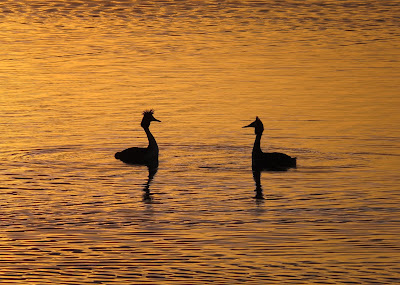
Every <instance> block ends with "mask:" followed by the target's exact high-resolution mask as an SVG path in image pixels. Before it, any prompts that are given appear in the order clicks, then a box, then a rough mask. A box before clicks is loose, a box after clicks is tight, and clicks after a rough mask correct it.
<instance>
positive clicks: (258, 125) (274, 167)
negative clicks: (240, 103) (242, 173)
mask: <svg viewBox="0 0 400 285" xmlns="http://www.w3.org/2000/svg"><path fill="white" fill-rule="evenodd" d="M250 127H252V128H254V129H255V131H254V132H255V134H256V140H255V141H254V147H253V152H252V155H251V157H252V168H253V171H254V170H258V171H259V170H270V171H285V170H287V169H289V168H295V167H296V158H295V157H294V158H293V157H290V156H289V155H287V154H284V153H280V152H263V151H262V150H261V136H262V134H263V132H264V125H263V123H262V122H261V120H260V119H259V118H258V117H256V120H255V121H254V122H252V123H251V124H250V125H247V126H244V127H243V128H250Z"/></svg>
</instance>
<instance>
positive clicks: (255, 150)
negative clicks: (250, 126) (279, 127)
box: [253, 133, 262, 154]
mask: <svg viewBox="0 0 400 285" xmlns="http://www.w3.org/2000/svg"><path fill="white" fill-rule="evenodd" d="M261 136H262V133H260V134H257V135H256V140H255V141H254V146H253V154H257V153H262V150H261Z"/></svg>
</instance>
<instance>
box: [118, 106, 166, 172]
mask: <svg viewBox="0 0 400 285" xmlns="http://www.w3.org/2000/svg"><path fill="white" fill-rule="evenodd" d="M153 114H154V111H153V110H149V111H144V112H143V119H142V122H141V124H140V125H141V126H142V128H143V129H144V131H145V132H146V135H147V138H148V140H149V145H148V146H147V147H146V148H143V147H130V148H127V149H125V150H123V151H120V152H117V153H116V154H115V158H116V159H120V160H121V161H123V162H125V163H129V164H142V165H147V166H149V167H152V168H154V167H158V145H157V142H156V140H155V138H154V136H153V135H152V133H151V132H150V129H149V127H150V123H151V122H153V121H156V122H161V121H160V120H157V119H156V118H154V116H153Z"/></svg>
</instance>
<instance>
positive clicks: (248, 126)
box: [243, 124, 252, 128]
mask: <svg viewBox="0 0 400 285" xmlns="http://www.w3.org/2000/svg"><path fill="white" fill-rule="evenodd" d="M250 127H252V125H251V124H250V125H247V126H244V127H243V128H250Z"/></svg>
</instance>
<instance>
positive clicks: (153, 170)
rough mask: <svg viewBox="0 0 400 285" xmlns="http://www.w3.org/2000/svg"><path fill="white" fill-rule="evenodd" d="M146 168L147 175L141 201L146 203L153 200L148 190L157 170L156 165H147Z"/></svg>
mask: <svg viewBox="0 0 400 285" xmlns="http://www.w3.org/2000/svg"><path fill="white" fill-rule="evenodd" d="M147 169H148V171H149V176H148V178H147V182H146V183H145V184H144V187H143V192H144V193H143V201H144V202H146V203H151V202H152V200H153V197H152V195H153V194H152V193H151V192H150V184H151V182H152V181H153V178H154V176H155V175H156V173H157V171H158V165H157V166H155V167H152V166H147Z"/></svg>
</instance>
